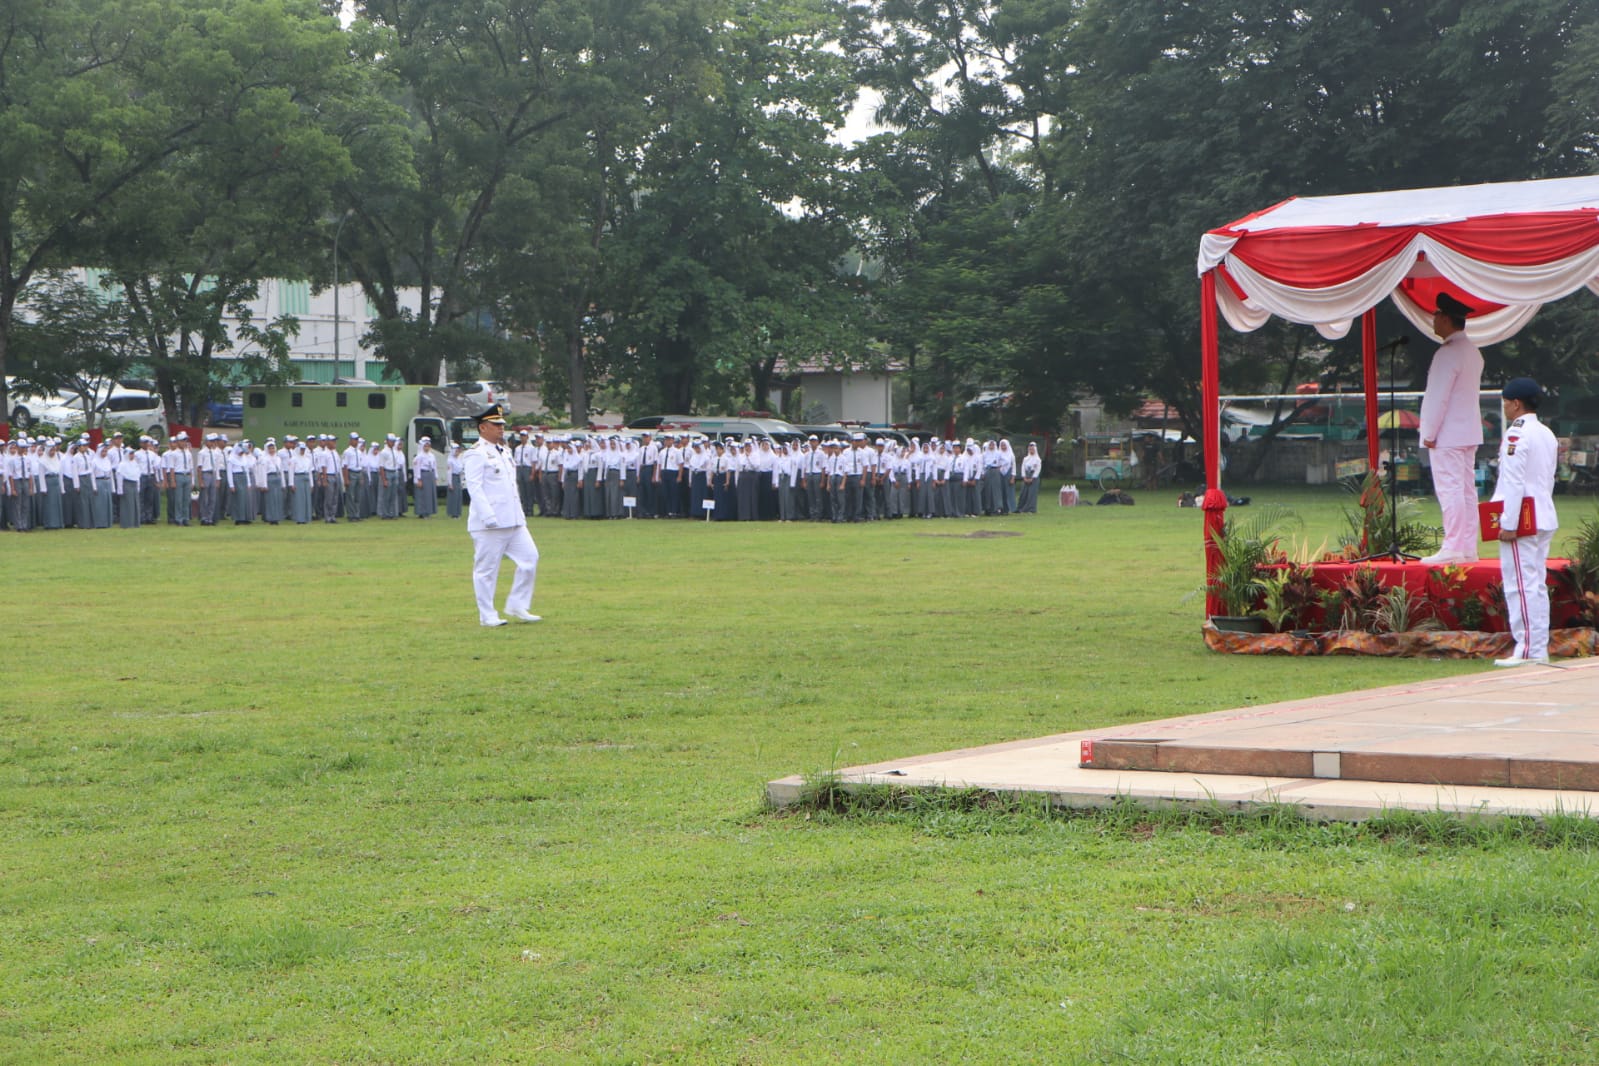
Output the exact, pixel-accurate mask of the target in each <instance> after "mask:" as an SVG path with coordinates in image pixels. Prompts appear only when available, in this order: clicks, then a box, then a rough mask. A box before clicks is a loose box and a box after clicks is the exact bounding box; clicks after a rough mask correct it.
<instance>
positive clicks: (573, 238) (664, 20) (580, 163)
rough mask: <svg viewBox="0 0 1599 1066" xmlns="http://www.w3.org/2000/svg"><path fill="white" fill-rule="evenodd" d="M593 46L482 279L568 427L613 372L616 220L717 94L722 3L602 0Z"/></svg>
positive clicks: (539, 146) (527, 169)
mask: <svg viewBox="0 0 1599 1066" xmlns="http://www.w3.org/2000/svg"><path fill="white" fill-rule="evenodd" d="M589 12H590V16H589V21H588V23H587V29H588V34H589V36H588V44H587V46H586V47H585V48H584V49H583V54H582V56H581V57H580V59H581V61H580V62H579V63H576V64H574V65H573V66H572V67H571V68H570V70H569V72H568V74H567V79H568V81H567V85H566V86H565V88H564V90H563V91H564V92H565V93H566V95H567V98H568V99H569V100H570V101H571V104H572V106H571V113H570V118H569V119H568V120H567V121H565V122H563V123H562V124H560V126H559V127H557V128H556V129H554V130H552V131H551V135H550V136H547V137H543V138H541V139H540V140H539V141H538V142H537V143H536V144H534V145H531V146H530V148H529V151H528V152H527V153H526V154H525V155H524V156H523V157H522V165H521V167H520V168H519V169H518V170H517V171H516V173H514V174H513V175H512V176H511V177H510V178H509V179H508V180H507V182H506V184H505V188H504V190H503V193H502V200H501V207H502V211H501V213H500V215H499V218H498V219H497V223H498V224H497V225H496V226H495V227H494V228H493V230H492V232H491V233H490V234H489V238H488V244H489V245H490V247H489V249H488V252H489V254H488V255H487V257H486V260H485V265H486V267H487V270H486V271H485V273H484V274H483V277H484V279H485V285H486V287H487V288H488V290H490V291H491V292H492V294H493V295H494V297H495V304H494V306H495V307H496V309H497V311H498V312H499V315H500V318H501V320H502V321H503V322H504V323H505V324H506V325H507V326H508V327H510V328H511V329H512V331H513V332H515V333H516V334H518V335H520V336H524V337H527V338H529V341H530V345H531V347H532V348H533V349H534V350H535V354H536V358H537V360H538V362H539V364H540V368H541V371H542V373H541V377H542V380H543V382H544V392H545V394H546V395H547V396H550V397H552V398H555V397H561V398H564V402H565V406H566V407H567V409H568V411H569V417H570V419H571V421H572V422H573V424H575V425H582V424H584V423H585V422H586V421H587V419H588V415H589V409H590V392H591V383H592V381H593V380H594V379H595V377H596V376H598V375H602V374H605V373H607V372H609V370H610V369H611V366H610V364H609V363H608V362H607V359H608V358H609V351H610V350H611V349H612V348H614V346H608V345H606V344H605V343H604V341H605V338H606V337H607V336H608V335H609V329H608V324H609V320H610V316H609V315H608V314H607V312H606V310H605V309H604V308H602V307H600V306H599V305H600V304H602V303H603V302H604V297H603V295H602V292H601V289H602V287H603V285H604V277H605V274H606V266H605V264H606V260H607V257H608V254H609V252H608V249H609V246H610V244H611V242H612V240H613V238H614V237H615V235H616V232H617V227H618V216H619V213H621V212H625V211H627V210H628V209H629V208H630V206H631V205H632V203H633V200H634V198H635V197H636V196H638V195H639V188H640V181H639V174H640V170H641V168H642V167H643V166H644V165H645V164H644V161H645V159H646V158H647V156H648V155H649V154H650V153H651V151H652V146H653V145H654V144H655V142H656V141H657V140H659V139H661V138H663V137H666V136H668V135H669V133H670V130H671V129H672V128H673V127H674V125H675V122H676V120H677V117H678V116H679V115H680V114H681V113H682V112H683V111H684V110H685V109H692V108H694V107H697V106H699V105H698V103H697V101H700V100H704V99H706V98H709V97H712V96H714V95H715V94H716V93H717V91H718V82H717V80H716V78H717V74H716V71H715V70H714V69H713V68H712V65H711V61H712V57H713V55H714V54H715V47H716V45H715V42H716V39H717V38H716V32H715V28H716V27H718V26H721V25H722V24H723V23H724V21H725V19H726V17H727V15H726V5H725V2H724V0H655V2H652V3H645V4H639V3H634V2H631V0H607V2H605V3H597V4H593V5H591V6H590V7H589Z"/></svg>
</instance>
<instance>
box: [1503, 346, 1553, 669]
mask: <svg viewBox="0 0 1599 1066" xmlns="http://www.w3.org/2000/svg"><path fill="white" fill-rule="evenodd" d="M1500 395H1501V396H1502V397H1504V410H1505V436H1504V439H1503V440H1501V441H1500V442H1499V479H1498V481H1497V482H1496V483H1495V485H1494V495H1493V498H1494V500H1496V501H1498V502H1500V503H1503V504H1504V508H1505V509H1504V512H1503V513H1502V514H1501V515H1500V533H1499V573H1500V575H1501V576H1502V577H1503V579H1504V583H1505V616H1506V621H1507V622H1508V623H1509V626H1510V635H1511V636H1513V637H1514V638H1515V640H1516V651H1515V654H1514V655H1512V656H1511V657H1510V658H1508V659H1495V660H1494V665H1495V666H1525V665H1527V664H1528V663H1547V662H1548V661H1549V573H1548V568H1549V545H1550V543H1551V542H1552V541H1553V540H1554V539H1555V530H1556V529H1557V528H1559V525H1560V523H1559V522H1558V521H1557V520H1556V518H1555V464H1556V460H1557V456H1558V445H1557V443H1556V441H1555V435H1554V434H1553V433H1551V432H1550V431H1549V427H1548V426H1546V425H1544V424H1543V423H1542V422H1540V421H1538V414H1537V411H1538V406H1539V404H1540V403H1542V401H1543V390H1542V389H1540V388H1539V387H1538V383H1537V382H1536V381H1534V380H1532V379H1531V378H1513V379H1511V380H1510V382H1509V383H1507V384H1506V385H1505V387H1504V389H1503V391H1502V392H1501V393H1500ZM1523 499H1530V500H1532V513H1533V519H1534V522H1535V525H1536V530H1535V531H1534V532H1533V533H1531V534H1529V535H1527V536H1517V534H1516V526H1517V524H1518V523H1517V518H1518V517H1519V516H1520V514H1521V501H1522V500H1523Z"/></svg>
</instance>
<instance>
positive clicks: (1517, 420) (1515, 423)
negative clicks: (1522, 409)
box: [1510, 415, 1527, 426]
mask: <svg viewBox="0 0 1599 1066" xmlns="http://www.w3.org/2000/svg"><path fill="white" fill-rule="evenodd" d="M1526 420H1527V416H1526V415H1522V416H1521V417H1520V418H1518V419H1516V420H1515V421H1514V422H1512V423H1510V424H1511V425H1512V426H1519V425H1521V424H1522V423H1523V422H1525V421H1526Z"/></svg>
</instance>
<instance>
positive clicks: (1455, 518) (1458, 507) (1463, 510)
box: [1432, 448, 1480, 559]
mask: <svg viewBox="0 0 1599 1066" xmlns="http://www.w3.org/2000/svg"><path fill="white" fill-rule="evenodd" d="M1476 473H1477V449H1476V448H1433V449H1432V488H1433V491H1434V492H1435V493H1437V494H1438V506H1439V507H1441V508H1442V509H1443V512H1444V542H1443V543H1442V544H1441V545H1439V546H1438V553H1439V554H1440V555H1463V556H1465V557H1466V558H1467V559H1475V558H1477V537H1478V534H1479V532H1480V527H1479V524H1478V522H1477V478H1476Z"/></svg>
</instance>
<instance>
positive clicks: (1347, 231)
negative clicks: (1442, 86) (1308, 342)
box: [1199, 176, 1599, 344]
mask: <svg viewBox="0 0 1599 1066" xmlns="http://www.w3.org/2000/svg"><path fill="white" fill-rule="evenodd" d="M1210 271H1215V272H1216V276H1217V278H1218V279H1219V280H1220V282H1221V283H1220V284H1218V285H1216V304H1217V306H1218V308H1219V309H1220V311H1221V314H1222V316H1223V317H1224V318H1226V320H1227V322H1228V323H1229V324H1230V325H1231V326H1232V327H1233V328H1234V329H1237V330H1240V331H1244V332H1247V331H1250V330H1255V329H1259V328H1260V327H1261V326H1262V325H1264V324H1265V322H1266V320H1267V319H1268V318H1270V317H1271V316H1272V315H1276V316H1278V317H1279V318H1283V319H1286V320H1288V321H1290V322H1297V323H1300V324H1302V325H1309V326H1315V327H1316V329H1317V331H1318V332H1320V333H1321V334H1322V336H1324V337H1328V338H1330V339H1336V338H1338V337H1342V336H1344V335H1345V334H1346V333H1348V332H1349V329H1350V326H1351V324H1352V323H1353V321H1354V320H1355V319H1356V318H1358V317H1360V316H1361V315H1362V314H1364V313H1365V312H1367V311H1369V310H1370V309H1371V308H1373V307H1375V306H1376V305H1377V304H1378V303H1379V302H1380V301H1381V300H1382V299H1383V298H1384V297H1385V296H1386V297H1391V298H1392V299H1393V301H1394V304H1395V306H1396V307H1398V308H1399V310H1400V311H1401V312H1403V313H1404V315H1405V316H1406V317H1407V318H1409V319H1410V320H1411V321H1412V322H1413V323H1415V325H1416V326H1417V327H1418V328H1420V329H1424V330H1427V331H1429V332H1430V331H1431V328H1432V325H1431V323H1432V310H1433V307H1434V301H1435V300H1436V298H1437V294H1438V292H1439V291H1448V292H1450V293H1451V294H1452V295H1454V296H1455V297H1456V298H1458V299H1460V300H1462V301H1464V302H1465V303H1467V304H1469V305H1471V306H1472V307H1474V308H1476V309H1477V310H1478V313H1477V314H1475V315H1473V316H1472V317H1471V319H1470V320H1469V322H1468V323H1467V327H1466V332H1467V334H1468V335H1469V336H1470V337H1471V338H1472V340H1474V341H1475V342H1476V343H1478V344H1493V343H1495V342H1497V341H1502V340H1505V339H1506V338H1508V337H1511V336H1514V335H1515V334H1516V332H1517V331H1518V330H1520V329H1521V327H1522V326H1524V325H1526V324H1527V322H1528V321H1529V320H1530V319H1531V318H1532V316H1533V315H1534V314H1536V313H1537V311H1538V309H1539V308H1540V307H1541V306H1542V305H1543V304H1545V303H1547V302H1548V301H1550V300H1557V299H1559V298H1560V297H1562V296H1567V295H1570V294H1571V293H1573V292H1575V291H1577V290H1578V289H1581V288H1587V289H1589V290H1590V291H1592V292H1594V293H1595V294H1599V176H1589V177H1580V178H1555V179H1550V180H1546V181H1520V182H1509V183H1504V184H1498V185H1471V186H1464V187H1460V188H1448V189H1406V190H1403V191H1400V192H1380V193H1359V194H1356V195H1352V196H1314V197H1297V198H1294V199H1291V200H1285V201H1283V202H1282V203H1280V204H1278V205H1276V206H1275V207H1270V208H1267V209H1266V210H1264V211H1260V212H1257V213H1255V214H1252V215H1246V216H1244V217H1243V218H1241V219H1239V220H1237V221H1236V222H1232V223H1229V224H1228V225H1225V226H1221V227H1219V228H1217V229H1214V230H1211V231H1210V232H1209V233H1206V234H1205V235H1204V237H1203V239H1202V240H1201V241H1200V246H1199V273H1200V275H1201V276H1204V275H1205V274H1206V273H1208V272H1210Z"/></svg>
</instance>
